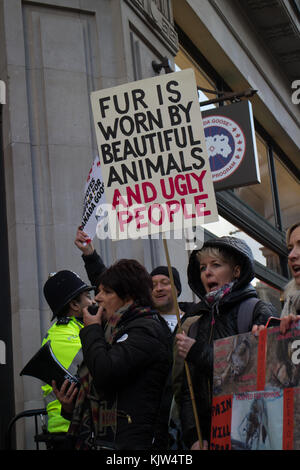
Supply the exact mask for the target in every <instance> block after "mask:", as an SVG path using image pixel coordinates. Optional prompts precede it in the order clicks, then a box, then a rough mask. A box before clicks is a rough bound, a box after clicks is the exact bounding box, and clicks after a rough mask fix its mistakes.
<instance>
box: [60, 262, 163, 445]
mask: <svg viewBox="0 0 300 470" xmlns="http://www.w3.org/2000/svg"><path fill="white" fill-rule="evenodd" d="M151 293H152V279H151V276H150V275H149V274H148V273H147V271H146V270H145V269H144V267H143V266H142V265H141V264H139V263H138V262H137V261H135V260H127V259H123V260H120V261H118V262H117V263H115V264H113V265H112V266H111V267H109V268H108V269H107V270H105V271H104V273H103V274H102V275H101V278H100V284H99V291H98V294H97V295H96V297H95V300H96V301H97V302H98V303H99V305H100V306H99V309H98V312H97V313H96V315H92V314H90V313H89V312H88V310H87V309H85V310H84V325H85V326H84V328H83V329H82V330H81V332H80V339H81V342H82V350H83V357H84V362H83V364H82V365H81V367H80V370H79V376H80V380H81V387H80V390H79V392H78V394H77V399H76V403H75V408H74V410H73V411H72V408H73V405H72V402H73V398H74V396H75V394H76V392H75V388H74V386H73V387H72V386H71V387H70V388H69V389H68V390H66V387H65V388H64V386H63V387H62V388H61V390H60V391H58V390H57V389H56V393H57V394H58V395H57V396H58V398H59V399H60V401H61V402H62V406H63V408H64V410H65V412H66V413H67V412H70V411H71V412H72V418H71V425H70V428H69V436H70V437H71V438H72V441H73V442H74V448H76V449H80V450H85V449H86V450H88V449H105V448H109V449H116V450H150V449H151V445H152V441H153V437H154V435H155V429H156V424H157V420H158V414H159V407H160V403H161V396H162V392H163V387H164V384H165V381H166V378H167V375H168V372H169V368H170V361H171V354H170V349H169V344H170V342H169V341H170V340H169V335H170V333H169V329H168V326H167V324H166V322H165V321H164V320H163V319H161V317H160V316H159V315H158V314H157V313H156V311H155V310H153V307H152V297H151Z"/></svg>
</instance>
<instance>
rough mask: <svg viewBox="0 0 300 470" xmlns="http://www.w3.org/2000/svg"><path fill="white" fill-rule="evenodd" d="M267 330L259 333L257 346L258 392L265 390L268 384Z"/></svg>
mask: <svg viewBox="0 0 300 470" xmlns="http://www.w3.org/2000/svg"><path fill="white" fill-rule="evenodd" d="M267 332H268V330H267V328H265V329H264V330H261V331H260V332H259V337H258V346H257V382H256V390H264V388H265V382H266V352H267Z"/></svg>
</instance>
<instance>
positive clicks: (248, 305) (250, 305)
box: [237, 297, 260, 334]
mask: <svg viewBox="0 0 300 470" xmlns="http://www.w3.org/2000/svg"><path fill="white" fill-rule="evenodd" d="M258 302H260V299H258V298H257V297H250V298H249V299H246V300H243V302H241V303H240V305H239V310H238V317H237V324H238V334H240V333H247V332H248V331H250V329H251V327H252V323H253V313H254V309H255V306H256V304H257V303H258Z"/></svg>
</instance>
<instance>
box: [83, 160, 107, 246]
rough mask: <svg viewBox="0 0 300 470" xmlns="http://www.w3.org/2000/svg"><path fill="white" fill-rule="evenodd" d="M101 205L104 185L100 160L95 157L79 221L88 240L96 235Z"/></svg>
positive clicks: (103, 203) (103, 200)
mask: <svg viewBox="0 0 300 470" xmlns="http://www.w3.org/2000/svg"><path fill="white" fill-rule="evenodd" d="M102 205H105V194H104V183H103V180H102V172H101V164H100V160H99V157H98V156H96V158H95V160H94V162H93V165H92V167H91V169H90V171H89V174H88V177H87V180H86V183H85V188H84V201H83V214H82V220H81V229H82V230H83V231H84V232H86V234H87V235H88V236H89V237H90V240H93V238H94V236H95V235H96V228H97V224H98V222H99V215H98V214H99V208H101V206H102Z"/></svg>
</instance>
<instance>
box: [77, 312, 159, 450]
mask: <svg viewBox="0 0 300 470" xmlns="http://www.w3.org/2000/svg"><path fill="white" fill-rule="evenodd" d="M142 313H149V314H151V309H150V308H148V307H144V308H142V307H139V306H137V305H136V304H134V303H133V304H130V305H128V304H126V305H124V306H123V307H121V309H119V310H118V311H117V312H115V313H114V314H113V315H112V316H111V317H110V318H109V320H108V321H107V323H106V326H105V330H104V336H105V341H106V343H107V344H109V345H112V344H113V342H114V339H115V337H116V335H117V334H118V333H119V331H120V330H121V328H122V326H119V323H120V320H121V318H122V317H123V315H124V314H125V315H126V317H127V316H130V315H135V314H142ZM78 375H79V378H80V383H81V387H80V389H79V392H78V395H77V399H76V403H75V409H74V411H73V414H72V421H71V424H70V427H69V430H68V435H69V436H70V437H71V438H73V440H74V442H75V444H74V447H75V449H76V450H90V449H96V448H97V445H98V446H99V441H100V440H101V442H102V443H106V444H107V443H111V444H112V445H113V443H114V441H115V437H116V431H117V418H118V417H122V418H124V419H127V421H128V424H130V423H131V418H130V416H128V415H127V414H126V413H125V412H122V411H119V410H117V397H116V394H115V393H114V392H112V393H111V395H110V396H109V398H107V397H104V393H98V392H97V391H96V389H95V386H94V384H93V378H92V376H91V374H90V373H89V370H88V368H87V366H86V364H85V363H84V362H83V363H82V364H81V366H80V367H79V371H78ZM104 445H105V444H104Z"/></svg>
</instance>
